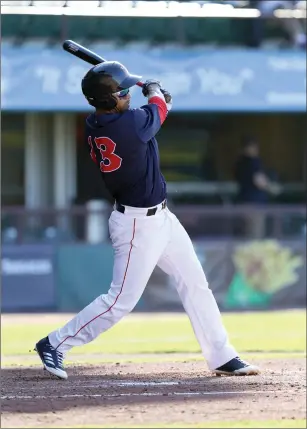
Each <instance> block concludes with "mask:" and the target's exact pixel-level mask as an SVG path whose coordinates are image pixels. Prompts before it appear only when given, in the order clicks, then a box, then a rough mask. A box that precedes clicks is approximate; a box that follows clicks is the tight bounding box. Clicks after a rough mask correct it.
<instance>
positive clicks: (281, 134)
mask: <svg viewBox="0 0 307 429" xmlns="http://www.w3.org/2000/svg"><path fill="white" fill-rule="evenodd" d="M258 3H259V2H258ZM261 3H266V2H261ZM282 3H285V2H279V7H278V8H277V9H278V10H277V11H276V10H275V9H272V10H270V14H269V12H266V14H265V13H262V15H261V16H260V17H259V14H260V12H259V10H258V9H257V8H255V6H257V2H256V3H255V2H248V1H220V2H218V1H216V2H206V1H202V2H155V1H149V2H114V1H113V2H103V1H102V2H95V1H94V2H89V1H88V2H86V3H85V2H79V1H78V2H61V1H60V2H59V1H58V2H57V1H47V2H43V1H37V2H35V1H34V2H29V1H28V2H27V1H13V2H9V1H4V2H1V9H2V16H1V21H2V25H1V28H2V53H1V104H2V116H1V140H2V143H1V146H2V157H1V181H2V188H1V198H2V214H1V222H2V225H1V226H2V229H1V230H2V232H1V234H2V311H23V312H24V311H77V310H79V309H80V308H82V307H83V306H84V305H86V304H87V303H88V302H90V301H91V299H93V298H94V297H96V296H97V295H99V294H101V293H104V292H106V291H107V289H108V285H109V283H110V280H111V275H112V248H111V245H110V241H109V238H108V232H107V218H108V215H109V213H110V211H111V209H112V205H111V204H112V201H111V199H110V197H109V195H108V194H107V192H106V190H105V189H104V188H103V184H102V182H101V180H100V178H99V173H98V172H97V170H96V169H95V166H94V165H93V164H92V163H91V160H90V158H89V156H88V153H87V148H86V144H85V142H84V135H83V123H84V118H85V117H86V115H87V114H88V112H89V111H90V109H89V108H88V106H87V104H86V102H85V100H84V99H83V96H82V94H81V90H80V80H81V78H82V76H83V75H84V74H85V72H86V71H87V70H88V68H89V67H88V66H87V65H86V64H85V63H83V62H82V61H80V60H78V59H76V58H74V57H72V56H70V55H68V54H67V53H65V52H64V51H62V49H61V44H62V42H63V40H64V39H73V40H75V41H77V42H79V43H82V44H84V45H85V46H87V47H89V48H90V49H92V50H95V51H97V52H98V53H99V54H100V55H102V56H103V57H105V58H107V59H111V60H118V61H121V62H123V63H124V64H125V65H126V66H127V68H128V69H129V70H131V71H132V72H135V73H138V74H141V75H143V77H144V79H146V78H150V77H155V78H159V79H161V81H162V83H163V85H164V86H165V87H166V88H167V89H168V90H169V91H170V92H171V93H172V94H173V98H174V107H173V110H172V112H171V114H170V115H169V118H168V120H167V121H166V123H165V125H164V126H163V129H162V130H161V131H160V133H159V136H158V140H159V145H160V150H161V165H162V171H163V173H164V175H165V177H166V179H167V181H168V184H169V205H170V206H171V208H172V210H173V211H174V212H175V213H176V214H177V216H178V217H179V218H180V220H181V221H182V223H183V224H184V226H185V227H186V228H187V230H188V232H189V233H190V235H191V237H192V238H193V241H194V244H195V248H196V251H197V252H198V255H199V258H200V260H201V262H202V264H203V266H204V269H205V271H206V273H207V276H208V279H209V281H210V284H211V287H212V289H213V291H214V293H215V295H216V297H217V300H218V303H219V306H220V308H221V309H222V310H246V309H268V308H288V307H290V308H291V307H298V306H305V302H306V208H305V181H306V153H307V152H306V150H307V129H306V126H305V120H306V51H305V46H306V45H305V43H306V41H305V42H304V40H302V39H301V38H299V37H298V34H297V31H296V29H295V28H296V27H295V25H294V26H292V27H291V25H284V24H285V22H286V23H287V24H288V23H290V22H293V21H294V22H299V23H300V25H302V28H304V25H305V21H306V10H305V9H304V3H305V2H292V3H293V4H295V9H291V10H288V9H284V8H283V7H284V6H283V5H282ZM286 3H287V2H286ZM288 3H289V2H288ZM290 3H291V2H290ZM258 6H259V5H258ZM67 11H68V12H67ZM170 11H171V13H172V14H173V15H174V16H173V17H169V16H167V14H169V13H170ZM291 13H292V15H291ZM176 15H180V16H176ZM280 16H284V17H285V16H286V18H284V19H280V18H278V17H280ZM291 16H292V18H291ZM293 16H294V18H293ZM289 28H294V30H293V31H292V30H291V31H292V32H291V31H289ZM301 36H302V35H301ZM133 100H134V101H133V106H137V105H141V104H143V103H144V98H143V97H142V95H141V92H140V90H139V89H138V88H135V89H134V91H133ZM245 134H252V135H256V136H257V138H258V139H259V142H260V154H261V158H262V159H263V162H264V163H265V165H266V166H267V168H268V170H269V171H270V173H271V174H272V175H274V177H276V178H277V180H278V182H279V183H280V185H281V189H282V192H281V193H280V194H279V195H278V196H276V197H274V198H271V200H270V202H269V203H268V204H266V205H265V206H263V207H256V208H255V207H250V206H244V207H243V206H241V205H239V204H237V202H236V195H237V184H236V182H235V180H234V163H235V160H236V159H237V157H238V155H239V150H240V140H241V138H242V136H243V135H245ZM255 213H258V214H259V213H260V214H262V215H263V216H264V217H265V225H264V228H263V230H262V233H261V235H260V236H257V237H252V236H249V235H248V234H246V233H245V232H244V231H245V229H244V227H243V226H244V222H245V220H246V219H250V218H251V217H252V216H255ZM254 272H256V276H255V275H253V273H254ZM277 273H278V275H277ZM180 309H181V304H180V302H179V300H178V296H177V293H176V292H175V289H174V287H173V284H172V280H171V279H168V278H166V277H165V276H164V275H163V274H162V273H161V272H160V271H158V270H155V272H154V273H153V276H152V277H151V279H150V282H149V284H148V287H147V289H146V291H145V293H144V296H143V297H142V299H141V301H140V303H139V304H138V306H137V307H136V310H144V311H152V310H155V311H160V310H163V311H165V310H180Z"/></svg>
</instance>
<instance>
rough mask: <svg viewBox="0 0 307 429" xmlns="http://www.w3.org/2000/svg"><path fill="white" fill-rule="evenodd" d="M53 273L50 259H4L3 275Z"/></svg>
mask: <svg viewBox="0 0 307 429" xmlns="http://www.w3.org/2000/svg"><path fill="white" fill-rule="evenodd" d="M51 273H52V263H51V261H50V260H48V259H9V258H3V259H2V274H3V275H7V276H12V275H15V276H21V275H25V274H27V275H46V274H51Z"/></svg>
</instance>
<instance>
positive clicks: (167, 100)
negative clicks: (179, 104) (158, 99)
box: [161, 89, 172, 103]
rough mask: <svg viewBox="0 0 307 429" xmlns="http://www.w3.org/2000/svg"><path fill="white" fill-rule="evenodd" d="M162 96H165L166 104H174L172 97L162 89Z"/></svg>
mask: <svg viewBox="0 0 307 429" xmlns="http://www.w3.org/2000/svg"><path fill="white" fill-rule="evenodd" d="M161 92H162V94H163V95H164V99H165V103H171V102H172V96H171V94H170V93H169V92H168V91H167V90H166V89H161Z"/></svg>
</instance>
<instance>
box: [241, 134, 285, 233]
mask: <svg viewBox="0 0 307 429" xmlns="http://www.w3.org/2000/svg"><path fill="white" fill-rule="evenodd" d="M235 178H236V181H237V183H238V186H239V193H238V199H237V200H238V202H239V203H240V204H256V205H261V204H266V203H267V202H268V201H269V198H270V196H271V195H278V194H279V193H280V186H279V185H278V184H277V183H276V182H273V181H272V180H271V179H270V178H269V176H268V175H267V174H266V172H265V170H264V167H263V165H262V161H261V158H260V156H259V146H258V141H257V139H256V138H255V137H253V136H245V137H243V139H242V153H241V155H240V156H239V159H238V160H237V162H236V165H235ZM246 226H247V230H246V233H247V235H248V236H252V237H253V238H261V237H263V235H264V231H265V217H264V216H263V214H262V213H261V212H257V211H255V212H253V216H252V217H248V219H247V225H246Z"/></svg>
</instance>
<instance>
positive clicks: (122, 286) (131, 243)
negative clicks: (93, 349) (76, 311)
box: [56, 219, 136, 349]
mask: <svg viewBox="0 0 307 429" xmlns="http://www.w3.org/2000/svg"><path fill="white" fill-rule="evenodd" d="M135 226H136V219H134V222H133V232H132V238H131V241H130V250H129V254H128V260H127V265H126V270H125V275H124V278H123V282H122V285H121V288H120V291H119V293H118V295H117V297H116V298H115V301H114V302H113V304H112V305H111V306H110V307H109V308H108V309H107V310H106V311H104V312H103V313H100V314H98V316H95V317H94V318H93V319H91V320H90V321H89V322H87V323H86V324H85V325H83V326H81V328H80V329H79V330H78V331H77V332H76V333H75V334H74V335H69V336H68V337H66V338H65V339H64V340H63V341H62V342H61V343H60V344H59V345H58V346H57V347H56V349H57V348H59V347H60V346H61V345H62V344H63V343H65V341H66V340H68V338H74V337H75V336H76V335H78V334H79V332H80V331H82V329H84V328H85V327H86V326H87V325H89V324H90V323H92V322H93V321H94V320H96V319H98V317H101V316H103V315H104V314H106V313H108V312H109V311H110V310H111V309H112V308H113V307H114V305H115V304H116V302H117V300H118V298H119V297H120V295H121V293H122V291H123V288H124V284H125V280H126V276H127V271H128V267H129V262H130V256H131V251H132V247H133V240H134V235H135Z"/></svg>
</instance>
